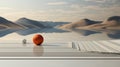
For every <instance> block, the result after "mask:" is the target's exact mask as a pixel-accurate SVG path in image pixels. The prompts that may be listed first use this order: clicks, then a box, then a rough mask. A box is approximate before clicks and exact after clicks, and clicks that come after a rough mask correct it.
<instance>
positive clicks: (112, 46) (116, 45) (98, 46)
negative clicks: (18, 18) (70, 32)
mask: <svg viewBox="0 0 120 67" xmlns="http://www.w3.org/2000/svg"><path fill="white" fill-rule="evenodd" d="M75 43H76V44H79V47H80V51H98V52H115V53H120V42H119V41H116V40H107V41H79V42H75Z"/></svg>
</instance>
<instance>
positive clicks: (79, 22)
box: [60, 19, 102, 29]
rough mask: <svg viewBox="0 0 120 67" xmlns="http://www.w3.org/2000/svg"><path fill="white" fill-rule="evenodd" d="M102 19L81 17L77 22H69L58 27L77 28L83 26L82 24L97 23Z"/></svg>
mask: <svg viewBox="0 0 120 67" xmlns="http://www.w3.org/2000/svg"><path fill="white" fill-rule="evenodd" d="M101 22H102V21H93V20H89V19H81V20H80V21H77V22H72V23H70V24H66V25H63V26H61V27H60V28H69V29H72V28H77V27H84V26H88V25H92V24H97V23H101Z"/></svg>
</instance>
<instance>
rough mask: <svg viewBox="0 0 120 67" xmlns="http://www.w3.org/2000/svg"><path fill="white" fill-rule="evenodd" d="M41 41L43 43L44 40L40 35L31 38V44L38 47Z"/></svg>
mask: <svg viewBox="0 0 120 67" xmlns="http://www.w3.org/2000/svg"><path fill="white" fill-rule="evenodd" d="M43 41H44V38H43V36H42V35H40V34H36V35H34V37H33V43H34V44H35V45H37V46H40V45H41V44H42V43H43Z"/></svg>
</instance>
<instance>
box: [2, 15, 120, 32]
mask: <svg viewBox="0 0 120 67" xmlns="http://www.w3.org/2000/svg"><path fill="white" fill-rule="evenodd" d="M56 27H57V28H60V29H117V30H118V29H120V16H112V17H109V18H108V19H106V20H105V21H94V20H90V19H81V20H80V21H77V22H72V23H68V22H52V21H36V20H31V19H28V18H20V19H18V20H17V21H15V22H11V21H9V20H6V19H4V18H2V17H0V30H2V29H28V28H29V29H30V28H38V29H43V28H56Z"/></svg>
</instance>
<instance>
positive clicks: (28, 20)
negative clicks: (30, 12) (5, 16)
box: [15, 18, 45, 28]
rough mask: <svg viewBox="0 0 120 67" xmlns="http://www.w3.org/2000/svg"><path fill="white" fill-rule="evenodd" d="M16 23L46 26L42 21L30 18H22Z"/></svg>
mask: <svg viewBox="0 0 120 67" xmlns="http://www.w3.org/2000/svg"><path fill="white" fill-rule="evenodd" d="M15 23H17V24H20V25H23V26H24V27H26V28H45V26H44V25H42V24H41V23H40V22H38V21H35V20H31V19H28V18H20V19H18V20H17V21H16V22H15Z"/></svg>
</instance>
